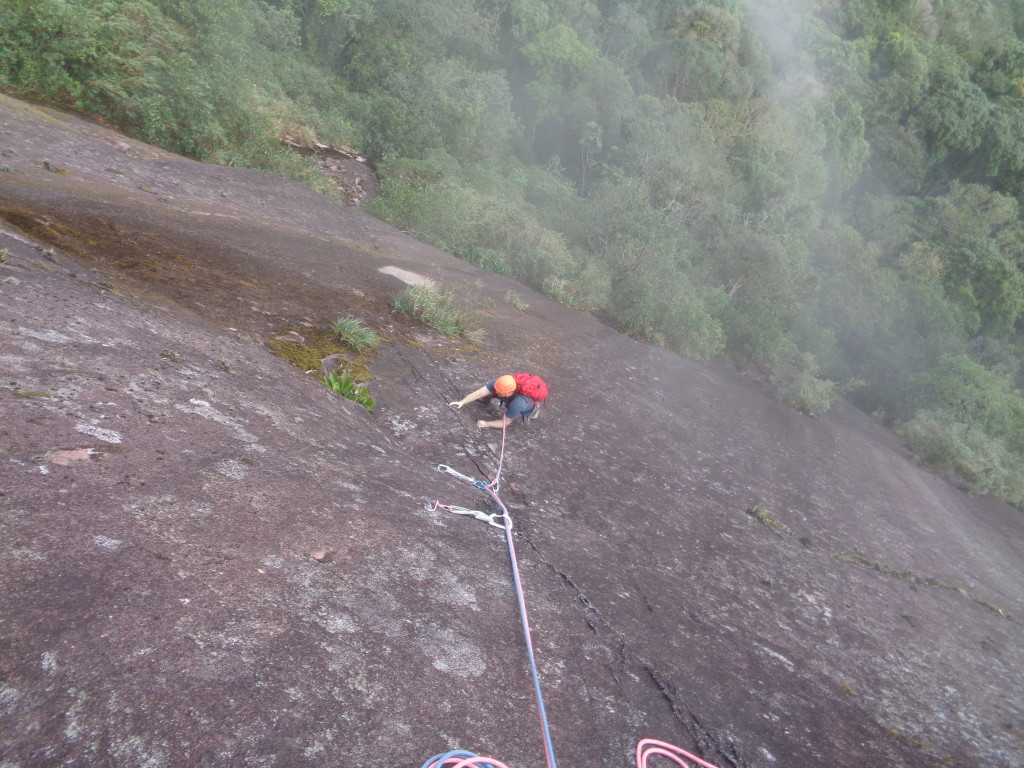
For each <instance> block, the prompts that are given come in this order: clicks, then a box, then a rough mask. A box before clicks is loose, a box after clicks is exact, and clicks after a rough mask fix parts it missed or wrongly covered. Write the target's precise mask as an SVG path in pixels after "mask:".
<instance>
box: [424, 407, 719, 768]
mask: <svg viewBox="0 0 1024 768" xmlns="http://www.w3.org/2000/svg"><path fill="white" fill-rule="evenodd" d="M507 425H508V423H507V420H505V419H504V418H503V419H502V425H501V451H500V453H499V456H498V469H497V471H496V472H495V475H494V479H493V480H491V481H490V482H486V481H483V480H474V479H473V478H471V477H469V476H467V475H464V474H462V473H460V472H457V471H456V470H454V469H452V468H451V467H449V466H448V465H446V464H439V465H438V467H437V471H438V472H447V473H448V474H450V475H454V476H455V477H457V478H459V479H460V480H463V481H465V482H468V483H469V484H470V485H472V486H473V487H474V488H477V489H478V490H481V491H483V492H484V493H486V494H487V495H488V496H490V497H491V498H492V499H494V501H495V503H496V504H497V505H498V507H499V508H500V509H501V514H500V515H499V514H497V513H492V514H488V513H486V512H478V511H476V510H470V509H465V508H464V507H453V506H450V505H446V504H441V503H440V502H437V501H435V502H434V503H433V505H430V504H428V505H427V509H430V510H433V509H444V510H446V511H448V512H454V513H455V514H459V515H472V516H473V517H476V518H477V519H478V520H483V521H484V522H486V523H489V524H490V525H493V526H495V527H501V528H503V529H504V531H505V541H506V543H507V544H508V556H509V560H510V561H511V563H512V579H513V581H514V583H515V589H516V599H517V600H518V602H519V619H520V622H521V623H522V627H523V639H524V640H525V641H526V653H527V656H528V658H529V661H530V674H531V675H532V677H533V690H534V695H535V696H536V699H537V711H538V714H539V715H540V726H541V732H542V734H543V736H544V756H545V758H546V759H547V764H548V768H557V765H556V763H555V750H554V747H553V746H552V744H551V729H550V728H549V726H548V717H547V712H546V710H545V708H544V695H543V694H542V693H541V688H540V673H539V672H538V670H537V661H536V659H535V657H534V653H533V639H532V637H531V634H530V621H529V618H528V617H527V615H526V596H525V595H524V593H523V582H522V579H521V578H520V575H519V560H518V558H517V557H516V545H515V541H514V539H513V536H512V516H511V515H510V514H509V511H508V507H506V506H505V503H504V502H503V501H502V500H501V498H500V497H499V496H498V491H499V487H500V483H501V471H502V468H503V467H504V463H505V432H506V427H507ZM495 518H498V519H500V520H501V521H502V522H501V524H499V523H498V522H497V521H496V519H495ZM652 755H660V756H662V757H665V758H668V759H669V760H671V761H672V762H674V763H675V764H676V765H678V766H680V768H693V767H692V766H691V765H690V763H687V762H686V760H689V761H691V762H692V763H693V764H694V765H696V766H701V767H702V768H718V766H715V765H712V764H711V763H708V762H705V761H703V760H701V759H700V758H699V757H696V756H695V755H691V754H690V753H689V752H687V751H686V750H684V749H680V748H679V747H677V746H674V745H672V744H668V743H666V742H664V741H657V740H655V739H642V740H641V741H640V742H638V743H637V745H636V768H647V760H648V759H649V758H650V756H652ZM446 765H451V766H452V768H508V766H507V765H505V764H504V763H503V762H501V761H500V760H495V759H494V758H493V757H481V756H480V755H476V754H474V753H472V752H467V751H465V750H461V749H459V750H455V751H452V752H444V753H441V754H439V755H434V756H433V757H432V758H430V759H429V760H427V762H425V763H424V764H423V766H422V768H444V766H446Z"/></svg>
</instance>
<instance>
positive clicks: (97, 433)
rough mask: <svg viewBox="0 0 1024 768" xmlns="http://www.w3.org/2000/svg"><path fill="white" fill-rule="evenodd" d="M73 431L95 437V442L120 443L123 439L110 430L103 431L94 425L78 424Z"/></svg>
mask: <svg viewBox="0 0 1024 768" xmlns="http://www.w3.org/2000/svg"><path fill="white" fill-rule="evenodd" d="M75 430H76V431H78V432H81V433H82V434H83V435H90V436H92V437H95V438H96V439H97V440H102V441H103V442H105V443H120V442H121V441H122V440H123V439H124V438H123V437H121V435H120V434H119V433H117V432H115V431H114V430H112V429H103V428H102V427H97V426H96V425H94V424H78V425H76V426H75Z"/></svg>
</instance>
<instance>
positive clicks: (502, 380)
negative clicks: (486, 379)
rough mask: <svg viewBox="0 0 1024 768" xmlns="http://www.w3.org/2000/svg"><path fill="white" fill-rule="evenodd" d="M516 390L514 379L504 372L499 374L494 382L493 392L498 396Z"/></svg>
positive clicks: (509, 393) (505, 395)
mask: <svg viewBox="0 0 1024 768" xmlns="http://www.w3.org/2000/svg"><path fill="white" fill-rule="evenodd" d="M515 391H516V380H515V379H514V378H512V377H511V376H509V375H508V374H505V375H504V376H499V377H498V380H497V381H495V382H494V393H495V394H496V395H498V396H499V397H508V396H509V395H511V394H512V393H513V392H515Z"/></svg>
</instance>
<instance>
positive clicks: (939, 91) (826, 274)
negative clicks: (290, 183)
mask: <svg viewBox="0 0 1024 768" xmlns="http://www.w3.org/2000/svg"><path fill="white" fill-rule="evenodd" d="M1022 31H1024V0H991V1H990V0H956V2H953V1H952V0H844V2H814V3H811V2H800V1H799V0H770V1H768V2H761V1H759V2H752V0H717V1H715V2H699V1H697V0H614V1H613V0H121V1H119V2H113V1H112V0H4V2H2V3H0V87H2V88H3V89H4V90H5V91H6V92H8V93H12V94H15V95H19V96H25V97H31V98H37V99H43V100H47V101H49V102H52V103H55V104H58V105H62V106H67V107H72V108H75V109H79V110H84V111H87V112H89V113H91V114H94V115H96V116H98V117H100V118H102V119H104V120H106V121H108V122H109V123H111V124H113V125H115V126H117V127H118V128H120V129H122V130H124V131H126V132H127V133H129V134H131V135H133V136H135V137H138V138H140V139H142V140H145V141H148V142H151V143H153V144H157V145H159V146H162V147H165V148H167V149H170V150H172V151H176V152H180V153H183V154H187V155H190V156H193V157H196V158H198V159H201V160H205V161H209V162H216V163H232V164H236V165H245V166H249V167H253V168H258V169H261V170H266V171H269V172H273V173H278V174H281V175H285V176H289V177H291V178H296V179H299V180H302V181H305V182H306V183H309V184H311V185H313V186H316V187H317V188H319V189H321V190H328V189H329V185H328V184H327V182H326V181H325V180H324V179H323V178H322V177H321V176H319V174H318V173H317V172H316V170H315V168H314V166H313V165H312V163H311V161H309V160H306V159H303V158H301V157H300V156H298V155H296V154H294V153H290V152H289V151H288V150H286V149H285V148H283V147H282V146H281V144H280V138H281V137H282V136H283V135H286V134H287V135H289V136H292V137H295V138H298V139H299V140H301V141H307V142H311V141H313V140H314V139H316V140H320V141H324V142H327V143H334V144H343V145H348V146H351V147H353V148H355V149H357V150H358V151H360V152H362V153H364V154H366V155H368V156H369V157H371V158H372V159H373V160H374V161H375V163H376V164H377V167H378V168H379V169H380V172H381V175H382V180H383V187H382V189H383V194H382V195H381V197H379V198H378V199H377V200H376V201H374V203H373V204H372V211H373V212H374V213H375V214H376V215H378V216H380V217H382V218H383V219H385V220H386V221H388V222H390V223H392V224H394V225H395V226H397V227H399V228H401V229H403V230H404V231H406V232H408V233H410V234H412V235H414V236H415V237H418V238H420V239H422V240H424V241H426V242H429V243H432V244H434V245H437V246H439V247H441V248H444V249H446V250H448V251H450V252H452V253H454V254H456V255H458V256H460V257H461V258H463V259H466V260H467V261H470V262H472V263H474V264H478V265H481V266H484V267H487V268H489V269H492V270H495V271H497V272H500V273H503V274H507V275H512V276H515V277H517V278H518V279H520V280H522V281H524V282H526V283H528V284H530V285H533V286H535V287H537V288H539V289H541V290H543V291H545V292H546V293H548V294H549V295H551V296H553V297H554V298H556V299H558V300H559V301H562V302H564V303H566V304H569V305H572V306H575V307H578V308H580V309H581V310H584V311H587V312H591V313H593V314H595V315H596V316H598V317H600V318H602V319H603V320H605V321H606V322H608V323H610V324H612V325H614V326H616V327H618V328H620V329H621V330H623V331H624V332H626V333H629V334H631V335H632V336H634V337H636V338H638V339H642V340H646V341H650V342H652V343H656V344H661V345H664V346H666V347H669V348H671V349H673V350H675V351H677V352H679V353H680V354H683V355H686V356H689V357H692V358H697V359H709V358H715V357H727V358H729V359H731V360H732V361H734V362H735V363H736V364H737V365H738V366H753V367H757V368H760V369H762V370H765V371H769V372H774V374H776V375H778V376H779V380H780V382H781V392H782V397H783V399H784V400H785V401H786V402H788V403H789V404H791V405H792V406H793V407H796V408H798V409H800V410H802V411H804V412H805V413H808V414H813V413H817V412H821V411H823V410H824V409H826V408H827V407H828V405H829V404H830V403H831V402H832V401H833V400H834V399H835V398H836V397H838V396H839V394H841V393H845V394H846V395H847V396H848V397H849V398H850V399H851V400H853V401H854V402H855V403H856V404H857V405H858V406H860V407H861V408H863V409H864V410H866V411H867V412H869V413H873V414H875V415H876V416H877V417H878V418H880V419H882V420H884V421H885V422H886V423H888V424H889V425H891V426H893V427H894V428H895V429H896V430H897V432H898V433H899V434H900V435H901V436H902V437H903V438H904V439H905V440H906V441H907V443H908V445H910V447H911V448H912V449H913V450H914V452H915V453H916V454H917V455H918V456H919V457H920V458H921V459H922V460H923V461H926V462H927V463H929V464H930V465H931V466H932V467H934V468H936V469H937V470H939V471H941V472H946V473H949V474H951V475H954V476H956V477H958V478H959V479H960V480H962V481H963V482H964V483H965V484H966V486H967V487H968V488H969V489H970V490H972V491H974V492H991V493H995V494H998V495H1000V496H1002V497H1003V498H1005V499H1007V500H1009V501H1011V502H1012V503H1014V504H1016V505H1018V506H1024V397H1022V394H1021V389H1020V388H1021V386H1022V383H1024V379H1022V370H1021V362H1022V352H1024V338H1022V330H1024V320H1022V317H1024V219H1022V210H1021V203H1022V201H1024V42H1022V40H1021V34H1022Z"/></svg>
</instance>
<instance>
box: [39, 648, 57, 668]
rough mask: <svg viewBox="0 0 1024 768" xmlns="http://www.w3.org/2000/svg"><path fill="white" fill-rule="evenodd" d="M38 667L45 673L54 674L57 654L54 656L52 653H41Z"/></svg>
mask: <svg viewBox="0 0 1024 768" xmlns="http://www.w3.org/2000/svg"><path fill="white" fill-rule="evenodd" d="M39 665H40V666H41V667H42V668H43V669H44V670H45V671H46V672H50V673H53V672H56V671H57V654H55V653H54V652H53V651H45V652H43V654H42V656H41V657H40V661H39Z"/></svg>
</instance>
